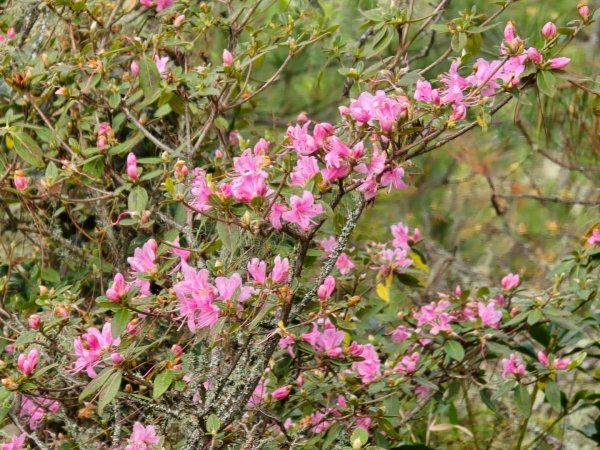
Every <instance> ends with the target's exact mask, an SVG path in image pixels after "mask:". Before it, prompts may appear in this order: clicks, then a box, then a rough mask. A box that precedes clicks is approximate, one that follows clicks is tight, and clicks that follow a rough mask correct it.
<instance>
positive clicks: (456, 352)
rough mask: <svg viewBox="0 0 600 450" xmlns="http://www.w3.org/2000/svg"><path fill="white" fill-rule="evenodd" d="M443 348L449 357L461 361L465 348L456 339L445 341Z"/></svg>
mask: <svg viewBox="0 0 600 450" xmlns="http://www.w3.org/2000/svg"><path fill="white" fill-rule="evenodd" d="M444 350H445V351H446V354H447V355H448V356H449V357H450V358H452V359H454V360H456V361H458V362H460V361H462V360H463V358H464V357H465V350H464V349H463V348H462V345H460V344H459V343H458V342H457V341H446V343H445V344H444Z"/></svg>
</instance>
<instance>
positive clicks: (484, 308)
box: [477, 302, 502, 328]
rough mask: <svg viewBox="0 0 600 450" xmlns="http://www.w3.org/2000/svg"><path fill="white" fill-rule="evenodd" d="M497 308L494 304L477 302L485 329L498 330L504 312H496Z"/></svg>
mask: <svg viewBox="0 0 600 450" xmlns="http://www.w3.org/2000/svg"><path fill="white" fill-rule="evenodd" d="M495 306H496V304H495V303H494V302H490V303H488V304H487V305H486V304H485V303H483V302H477V311H478V314H479V318H480V319H481V323H482V325H483V326H484V327H490V328H498V324H499V323H500V321H501V320H502V312H501V311H498V310H496V309H495Z"/></svg>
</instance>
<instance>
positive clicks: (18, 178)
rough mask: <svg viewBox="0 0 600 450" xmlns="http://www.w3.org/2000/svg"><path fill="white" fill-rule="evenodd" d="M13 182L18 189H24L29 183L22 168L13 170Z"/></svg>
mask: <svg viewBox="0 0 600 450" xmlns="http://www.w3.org/2000/svg"><path fill="white" fill-rule="evenodd" d="M13 182H14V184H15V189H17V190H18V191H24V190H25V189H27V186H28V185H29V180H28V179H27V177H26V176H25V172H23V171H22V170H15V175H14V178H13Z"/></svg>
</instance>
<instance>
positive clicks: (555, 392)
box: [544, 380, 562, 413]
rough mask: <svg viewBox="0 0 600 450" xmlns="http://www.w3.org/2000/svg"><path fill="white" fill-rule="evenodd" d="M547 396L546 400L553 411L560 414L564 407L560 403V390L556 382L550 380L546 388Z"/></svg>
mask: <svg viewBox="0 0 600 450" xmlns="http://www.w3.org/2000/svg"><path fill="white" fill-rule="evenodd" d="M544 392H545V394H546V400H547V401H548V403H549V404H550V406H552V409H553V410H554V411H556V412H557V413H560V411H561V409H562V406H561V403H560V389H559V388H558V385H557V384H556V382H555V381H552V380H548V381H547V382H546V386H545V388H544Z"/></svg>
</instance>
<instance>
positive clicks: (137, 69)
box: [130, 61, 140, 77]
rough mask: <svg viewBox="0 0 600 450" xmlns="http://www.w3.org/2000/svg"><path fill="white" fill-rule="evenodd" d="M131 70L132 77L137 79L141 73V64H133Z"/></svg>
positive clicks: (134, 62) (135, 62)
mask: <svg viewBox="0 0 600 450" xmlns="http://www.w3.org/2000/svg"><path fill="white" fill-rule="evenodd" d="M130 70H131V75H132V76H134V77H137V76H138V73H140V65H139V63H138V62H137V61H133V62H132V63H131V68H130Z"/></svg>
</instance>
